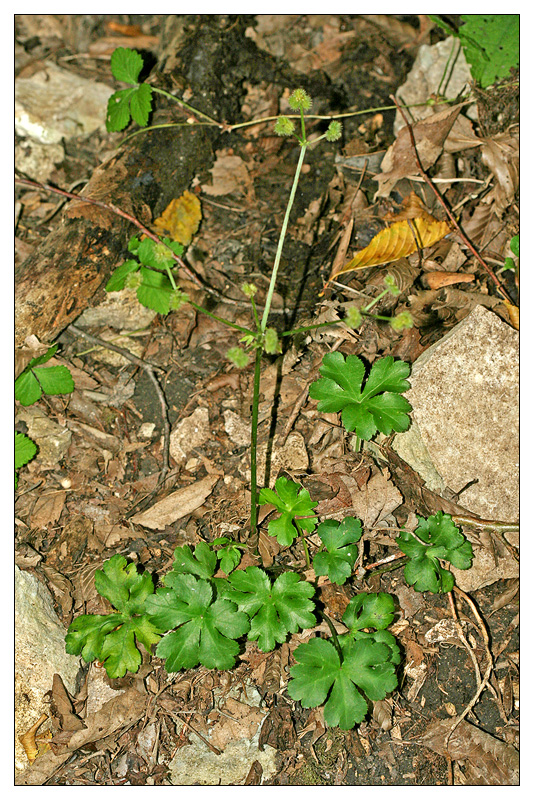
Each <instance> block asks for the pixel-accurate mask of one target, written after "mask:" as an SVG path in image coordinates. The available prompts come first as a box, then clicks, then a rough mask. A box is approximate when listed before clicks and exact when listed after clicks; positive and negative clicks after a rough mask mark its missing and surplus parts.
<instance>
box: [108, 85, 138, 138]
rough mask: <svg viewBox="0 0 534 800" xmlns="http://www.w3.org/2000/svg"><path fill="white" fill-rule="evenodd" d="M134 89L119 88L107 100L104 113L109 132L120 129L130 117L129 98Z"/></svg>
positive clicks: (126, 123)
mask: <svg viewBox="0 0 534 800" xmlns="http://www.w3.org/2000/svg"><path fill="white" fill-rule="evenodd" d="M136 91H137V90H136V89H134V88H131V89H119V91H117V92H114V93H113V94H112V95H111V97H110V98H109V100H108V107H107V113H106V128H107V130H108V131H110V133H115V132H117V131H122V130H123V128H125V127H126V126H127V125H128V123H129V122H130V119H131V114H130V100H131V98H132V97H133V95H134V94H135V93H136Z"/></svg>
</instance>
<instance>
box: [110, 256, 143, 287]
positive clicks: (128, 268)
mask: <svg viewBox="0 0 534 800" xmlns="http://www.w3.org/2000/svg"><path fill="white" fill-rule="evenodd" d="M138 269H139V262H138V261H134V260H133V259H129V260H128V261H125V262H124V264H121V265H120V267H117V269H116V270H115V271H114V272H113V273H112V275H111V277H110V279H109V280H108V282H107V283H106V292H120V291H122V290H123V289H124V285H125V283H126V278H127V277H128V275H129V274H130V273H131V272H137V271H138Z"/></svg>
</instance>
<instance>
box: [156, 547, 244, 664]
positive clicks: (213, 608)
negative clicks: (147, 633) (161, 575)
mask: <svg viewBox="0 0 534 800" xmlns="http://www.w3.org/2000/svg"><path fill="white" fill-rule="evenodd" d="M178 549H179V548H178ZM165 582H166V583H168V584H169V585H168V587H166V588H164V589H158V590H157V592H156V594H155V595H153V596H152V597H149V598H148V599H147V602H146V605H147V609H148V611H149V614H150V620H151V622H153V624H154V625H156V626H157V627H158V628H162V629H164V630H169V629H170V628H177V630H175V631H172V632H171V633H168V634H167V635H166V636H164V637H163V639H162V640H161V641H160V642H159V644H158V647H157V649H156V653H157V655H158V656H160V657H161V658H165V659H166V663H165V668H166V670H167V671H168V672H177V671H178V670H180V669H189V668H191V667H194V666H196V665H197V664H199V663H201V664H203V665H204V666H205V667H208V669H230V668H231V667H233V666H234V664H235V656H236V655H237V653H238V652H239V645H238V644H237V642H236V641H234V640H235V639H238V638H239V637H240V636H243V635H244V634H245V633H246V632H247V631H248V629H249V620H248V617H247V615H246V614H244V613H243V612H242V611H238V610H237V606H236V605H235V603H233V602H231V601H230V600H226V599H222V600H215V601H213V589H212V587H211V586H210V584H209V583H208V581H205V580H202V579H198V580H197V579H196V578H194V577H193V575H189V574H179V573H176V572H173V573H169V575H167V576H166V581H165Z"/></svg>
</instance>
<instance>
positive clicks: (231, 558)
mask: <svg viewBox="0 0 534 800" xmlns="http://www.w3.org/2000/svg"><path fill="white" fill-rule="evenodd" d="M210 547H212V548H213V547H218V548H219V549H218V550H216V551H215V554H216V556H217V559H218V561H219V566H220V568H221V569H222V571H223V572H226V574H227V575H229V574H230V573H231V572H232V571H233V570H234V569H235V568H236V567H237V565H238V564H239V562H240V561H241V555H242V551H243V550H245V549H246V548H245V547H243V545H241V544H236V543H235V542H234V541H233V539H229V538H228V536H219V537H217V539H214V540H213V542H212V543H211V545H210Z"/></svg>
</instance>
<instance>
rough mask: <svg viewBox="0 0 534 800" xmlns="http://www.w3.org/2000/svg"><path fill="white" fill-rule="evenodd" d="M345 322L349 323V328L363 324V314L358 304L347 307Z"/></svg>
mask: <svg viewBox="0 0 534 800" xmlns="http://www.w3.org/2000/svg"><path fill="white" fill-rule="evenodd" d="M345 323H346V324H347V325H348V327H349V328H359V327H360V325H361V324H362V315H361V313H360V309H359V308H357V307H356V306H349V307H348V308H347V316H346V317H345Z"/></svg>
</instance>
